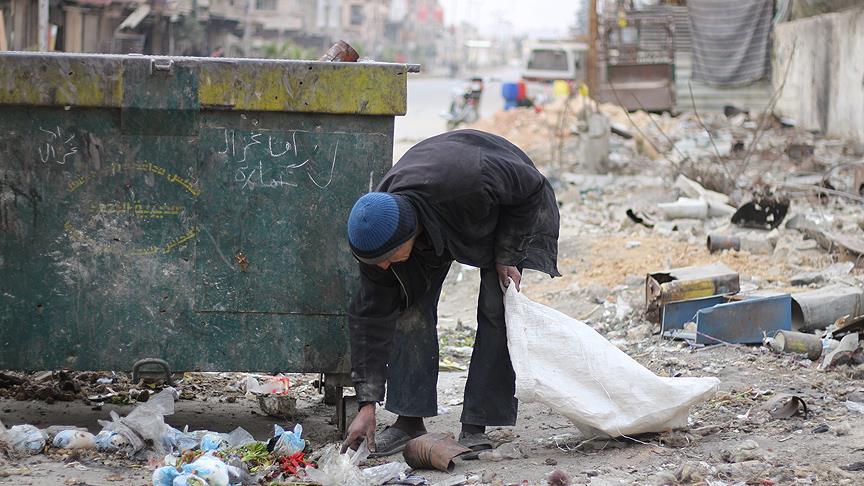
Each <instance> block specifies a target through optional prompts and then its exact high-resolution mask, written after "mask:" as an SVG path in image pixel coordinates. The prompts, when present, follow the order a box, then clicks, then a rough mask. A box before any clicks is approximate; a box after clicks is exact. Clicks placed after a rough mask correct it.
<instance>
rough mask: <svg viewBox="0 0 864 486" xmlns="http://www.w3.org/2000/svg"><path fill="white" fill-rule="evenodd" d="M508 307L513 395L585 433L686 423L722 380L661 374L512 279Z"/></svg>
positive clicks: (653, 428) (608, 433)
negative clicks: (531, 295)
mask: <svg viewBox="0 0 864 486" xmlns="http://www.w3.org/2000/svg"><path fill="white" fill-rule="evenodd" d="M504 308H505V319H506V322H507V347H508V348H509V350H510V360H511V361H512V362H513V369H514V370H515V371H516V397H517V398H518V399H519V400H522V401H524V402H540V403H543V404H545V405H548V406H549V407H551V408H552V409H553V410H555V411H556V412H558V413H560V414H562V415H564V416H565V417H567V418H568V419H570V420H571V421H572V422H573V423H574V424H575V425H576V427H578V428H579V430H580V431H581V432H582V433H583V434H584V435H586V436H587V437H594V436H599V437H605V436H612V437H617V436H622V435H632V434H641V433H646V432H662V431H666V430H669V429H674V428H680V427H684V426H686V425H687V414H688V413H689V411H690V407H691V406H693V405H695V404H697V403H701V402H703V401H705V400H707V399H708V398H709V397H710V396H711V395H713V394H714V392H715V391H716V390H717V388H718V386H719V384H720V380H718V379H717V378H663V377H659V376H657V375H655V374H654V373H652V372H651V371H650V370H648V369H647V368H645V367H643V366H642V365H640V364H639V363H637V362H636V361H635V360H634V359H633V358H631V357H630V356H628V355H627V354H626V353H624V352H623V351H621V350H620V349H618V348H616V347H615V346H614V345H613V344H612V343H610V342H609V341H607V340H606V338H604V337H603V336H601V335H600V334H598V333H597V331H595V330H594V329H592V328H591V327H590V326H588V325H586V324H585V323H583V322H581V321H577V320H575V319H573V318H571V317H568V316H566V315H564V314H562V313H560V312H558V311H556V310H554V309H551V308H549V307H546V306H544V305H541V304H538V303H536V302H532V301H531V300H529V299H528V298H527V297H525V296H524V295H522V294H521V293H519V292H518V291H516V289H515V286H514V285H512V284H511V285H510V286H509V287H508V288H507V290H506V293H505V295H504Z"/></svg>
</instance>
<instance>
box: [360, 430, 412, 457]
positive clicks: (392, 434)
mask: <svg viewBox="0 0 864 486" xmlns="http://www.w3.org/2000/svg"><path fill="white" fill-rule="evenodd" d="M425 433H426V431H425V430H424V431H422V432H418V433H416V434H409V433H408V432H405V431H404V430H402V429H397V428H396V427H387V428H386V429H384V430H382V431H381V433H380V434H376V435H375V452H372V453H370V454H369V457H370V458H373V459H374V458H376V457H385V456H392V455H393V454H397V453H399V452H402V451H403V450H404V449H405V444H407V443H408V441H410V440H411V439H413V438H415V437H420V436H421V435H423V434H425Z"/></svg>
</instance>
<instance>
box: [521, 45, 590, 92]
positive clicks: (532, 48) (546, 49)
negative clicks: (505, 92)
mask: <svg viewBox="0 0 864 486" xmlns="http://www.w3.org/2000/svg"><path fill="white" fill-rule="evenodd" d="M587 62H588V44H585V43H582V42H569V41H552V40H544V41H536V42H532V43H531V44H529V45H528V54H527V56H526V62H525V69H524V70H523V71H522V79H524V80H525V81H529V82H549V83H551V82H552V81H555V80H556V79H563V80H566V81H573V82H574V83H575V84H577V85H578V84H580V83H583V82H585V68H586V64H587Z"/></svg>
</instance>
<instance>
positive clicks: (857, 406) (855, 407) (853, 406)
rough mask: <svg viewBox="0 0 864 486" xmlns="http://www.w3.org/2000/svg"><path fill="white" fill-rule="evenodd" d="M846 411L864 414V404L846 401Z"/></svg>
mask: <svg viewBox="0 0 864 486" xmlns="http://www.w3.org/2000/svg"><path fill="white" fill-rule="evenodd" d="M846 409H847V410H849V411H850V412H857V413H864V403H860V402H853V401H852V400H846Z"/></svg>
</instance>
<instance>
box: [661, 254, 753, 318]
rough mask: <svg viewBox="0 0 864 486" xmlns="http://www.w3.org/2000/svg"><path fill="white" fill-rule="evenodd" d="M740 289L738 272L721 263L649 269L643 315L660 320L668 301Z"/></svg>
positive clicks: (733, 291) (729, 292)
mask: <svg viewBox="0 0 864 486" xmlns="http://www.w3.org/2000/svg"><path fill="white" fill-rule="evenodd" d="M739 290H740V283H739V277H738V273H737V272H735V271H733V270H732V269H730V268H729V267H727V266H726V265H724V264H722V263H717V264H712V265H704V266H694V267H683V268H675V269H672V270H669V271H666V272H653V273H649V274H648V276H647V277H646V279H645V303H646V317H647V318H648V320H650V321H652V322H660V318H661V310H662V307H663V305H665V304H667V303H669V302H675V301H682V300H690V299H698V298H701V297H710V296H712V295H721V294H732V293H735V292H738V291H739Z"/></svg>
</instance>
